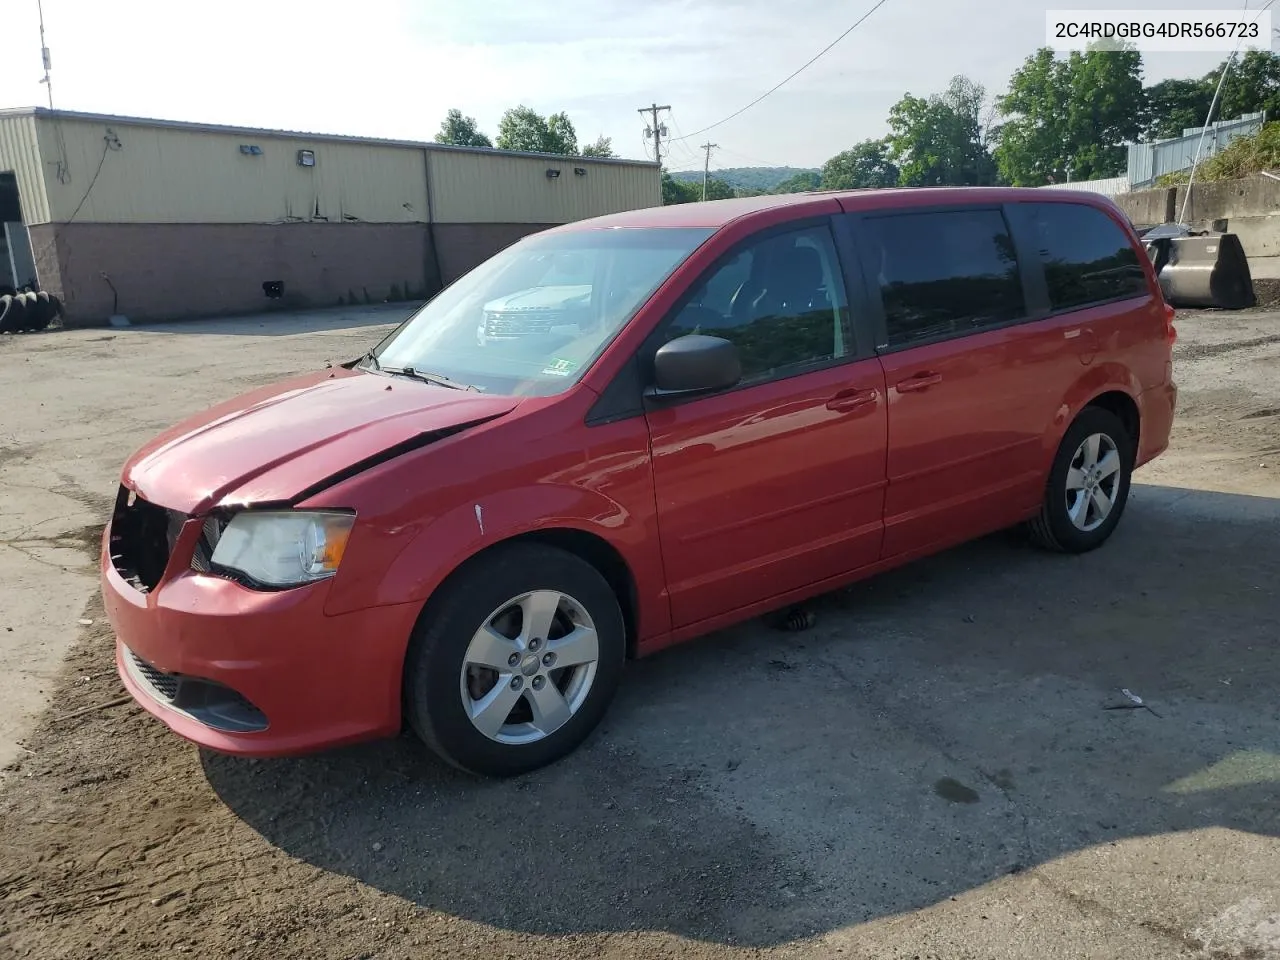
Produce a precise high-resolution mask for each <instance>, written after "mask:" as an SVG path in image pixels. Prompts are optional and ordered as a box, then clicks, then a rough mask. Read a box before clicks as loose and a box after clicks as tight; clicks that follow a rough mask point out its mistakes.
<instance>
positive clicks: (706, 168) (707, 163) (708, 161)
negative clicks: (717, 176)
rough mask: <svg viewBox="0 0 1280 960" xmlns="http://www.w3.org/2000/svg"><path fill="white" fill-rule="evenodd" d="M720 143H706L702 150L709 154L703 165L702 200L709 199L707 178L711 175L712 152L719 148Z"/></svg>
mask: <svg viewBox="0 0 1280 960" xmlns="http://www.w3.org/2000/svg"><path fill="white" fill-rule="evenodd" d="M719 146H720V144H718V143H704V144H703V145H702V149H703V150H705V151H706V152H707V157H706V159H705V160H704V161H703V163H702V199H703V200H706V199H707V177H708V175H709V174H710V173H711V151H712V150H715V149H716V148H717V147H719Z"/></svg>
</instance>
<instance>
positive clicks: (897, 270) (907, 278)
mask: <svg viewBox="0 0 1280 960" xmlns="http://www.w3.org/2000/svg"><path fill="white" fill-rule="evenodd" d="M864 224H865V227H864V229H865V230H866V240H867V244H866V251H867V254H868V255H869V257H870V263H869V267H870V269H871V271H872V273H873V275H874V276H875V277H876V278H877V279H878V281H879V286H880V293H881V296H882V297H883V299H884V310H885V320H886V324H887V326H888V338H889V345H890V346H894V347H897V346H903V345H906V344H910V343H917V342H922V341H926V340H933V339H936V338H941V337H948V336H959V335H963V334H966V333H975V332H978V331H980V330H984V329H988V328H990V327H995V326H1000V325H1001V324H1005V323H1009V322H1010V321H1014V320H1018V319H1020V318H1021V317H1023V316H1024V315H1025V314H1026V306H1025V302H1024V300H1023V296H1022V281H1021V279H1020V278H1019V275H1018V261H1017V257H1016V256H1015V254H1014V249H1013V238H1012V237H1011V236H1010V233H1009V228H1008V225H1007V224H1006V223H1005V220H1004V215H1003V214H1002V213H1001V212H1000V211H999V210H947V211H941V212H936V213H909V214H895V215H892V216H886V217H871V218H868V219H867V220H865V221H864Z"/></svg>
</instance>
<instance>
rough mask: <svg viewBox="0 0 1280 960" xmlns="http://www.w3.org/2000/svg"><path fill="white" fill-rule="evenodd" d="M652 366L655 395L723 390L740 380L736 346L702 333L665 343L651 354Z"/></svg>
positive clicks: (740, 367) (739, 364)
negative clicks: (655, 388) (652, 355)
mask: <svg viewBox="0 0 1280 960" xmlns="http://www.w3.org/2000/svg"><path fill="white" fill-rule="evenodd" d="M653 367H654V382H655V386H656V387H657V395H658V396H663V395H667V394H675V393H698V392H703V391H707V390H723V389H725V388H726V387H732V386H733V385H734V384H736V383H737V382H738V381H739V380H741V379H742V362H741V360H740V359H739V358H738V348H737V347H735V346H734V345H733V344H732V343H730V342H729V341H728V340H724V339H722V338H720V337H708V336H703V335H702V334H690V335H689V336H685V337H677V338H676V339H674V340H671V341H669V342H667V343H664V344H663V345H662V346H661V347H659V348H658V352H657V353H656V354H655V355H654V358H653Z"/></svg>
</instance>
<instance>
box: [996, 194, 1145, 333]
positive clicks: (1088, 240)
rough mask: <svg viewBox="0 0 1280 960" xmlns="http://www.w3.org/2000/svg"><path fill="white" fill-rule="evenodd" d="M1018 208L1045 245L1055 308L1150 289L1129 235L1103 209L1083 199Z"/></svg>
mask: <svg viewBox="0 0 1280 960" xmlns="http://www.w3.org/2000/svg"><path fill="white" fill-rule="evenodd" d="M1018 208H1019V210H1021V211H1022V215H1023V216H1024V217H1026V218H1027V220H1028V221H1029V225H1030V227H1031V230H1030V237H1031V242H1032V243H1033V244H1034V245H1035V247H1036V249H1037V250H1039V251H1040V262H1041V263H1043V264H1044V278H1045V282H1046V283H1047V284H1048V285H1049V305H1050V307H1051V308H1052V309H1054V310H1068V309H1072V308H1077V307H1083V306H1087V305H1089V304H1092V303H1103V302H1105V301H1108V300H1122V299H1124V298H1126V297H1143V296H1146V295H1147V294H1148V293H1149V291H1148V288H1147V277H1146V274H1145V273H1143V272H1142V265H1141V264H1140V263H1139V262H1138V254H1137V252H1136V251H1135V250H1134V249H1133V247H1132V246H1131V245H1130V243H1129V238H1128V237H1127V236H1126V235H1125V233H1124V231H1123V230H1121V229H1120V227H1119V226H1118V225H1117V224H1116V222H1115V221H1114V220H1112V219H1111V218H1110V217H1108V216H1107V215H1106V214H1105V213H1103V212H1102V211H1101V210H1098V209H1096V208H1095V207H1089V206H1085V205H1084V204H1081V203H1025V204H1019V205H1018Z"/></svg>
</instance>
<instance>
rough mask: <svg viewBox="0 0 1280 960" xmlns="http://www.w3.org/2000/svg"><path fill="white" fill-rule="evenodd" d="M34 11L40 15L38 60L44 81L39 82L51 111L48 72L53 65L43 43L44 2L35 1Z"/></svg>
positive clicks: (51, 95)
mask: <svg viewBox="0 0 1280 960" xmlns="http://www.w3.org/2000/svg"><path fill="white" fill-rule="evenodd" d="M36 10H38V11H39V13H40V59H41V60H42V61H43V62H44V79H43V80H41V81H40V82H41V83H43V84H44V86H45V91H46V92H47V93H48V94H49V109H50V110H52V109H53V80H52V79H50V77H49V71H50V69H52V67H53V63H52V61H51V60H50V58H49V48H48V46H47V45H46V44H45V42H44V2H43V0H36Z"/></svg>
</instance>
